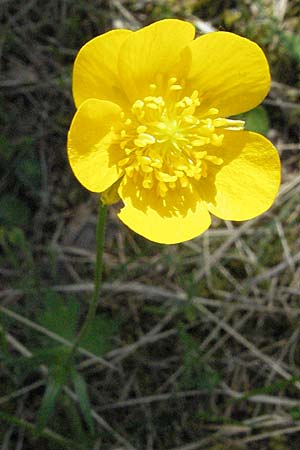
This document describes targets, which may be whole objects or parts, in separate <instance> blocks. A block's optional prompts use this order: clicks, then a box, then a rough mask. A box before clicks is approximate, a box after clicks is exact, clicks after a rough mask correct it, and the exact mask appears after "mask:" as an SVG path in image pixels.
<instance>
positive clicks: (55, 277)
mask: <svg viewBox="0 0 300 450" xmlns="http://www.w3.org/2000/svg"><path fill="white" fill-rule="evenodd" d="M279 4H280V2H275V1H274V2H271V1H268V0H256V1H253V2H249V1H247V0H243V1H241V2H235V1H221V0H218V1H210V0H189V1H186V2H179V1H172V0H165V1H162V0H160V1H159V0H157V1H154V2H143V1H140V2H137V1H124V2H119V1H112V2H96V1H91V2H84V1H80V0H78V1H75V2H74V1H71V0H64V1H61V0H52V1H50V2H41V1H39V0H32V1H28V2H22V1H20V0H16V1H11V0H7V1H5V2H2V4H1V9H2V10H3V18H2V25H1V36H0V57H1V59H0V64H1V76H0V130H1V131H0V167H1V170H2V177H1V181H0V248H1V252H0V286H1V288H0V299H1V305H0V314H1V316H0V349H1V352H0V358H1V359H0V363H1V370H0V448H1V450H6V449H10V448H11V449H13V448H16V449H19V450H21V449H24V450H29V449H30V450H38V449H40V448H41V446H43V448H44V449H45V450H63V449H65V448H69V447H70V448H74V449H75V448H78V449H83V450H84V449H86V450H91V449H103V450H110V449H111V450H113V449H115V450H116V449H117V448H118V449H121V448H122V449H136V450H144V449H145V450H146V449H147V450H148V449H149V450H150V449H154V450H191V449H198V448H199V449H206V450H235V449H248V448H249V449H253V450H254V449H255V450H257V449H258V450H267V449H270V450H286V449H291V450H294V449H297V448H299V447H300V420H299V419H300V392H299V388H300V382H299V376H300V369H299V367H300V351H299V315H300V306H299V300H300V286H299V279H300V278H299V270H300V266H299V263H300V241H299V223H300V206H299V193H300V178H299V169H300V158H299V151H300V144H299V136H300V128H299V123H300V107H299V99H300V76H299V74H300V41H299V27H300V7H299V2H298V1H296V0H291V1H289V2H288V5H287V8H286V10H280V8H279ZM145 11H146V13H145ZM164 17H179V18H185V19H188V20H191V21H192V22H194V23H195V25H196V26H198V28H197V32H198V33H201V32H202V31H203V30H202V27H203V25H201V23H200V24H199V21H198V19H201V20H203V21H204V22H206V24H208V25H209V26H210V27H213V28H215V29H223V30H228V31H233V32H236V33H238V34H240V35H243V36H246V37H249V38H251V39H253V40H255V41H256V42H257V43H258V44H259V45H261V46H262V48H263V49H264V51H265V53H266V55H267V57H268V60H269V62H270V66H271V72H272V78H273V84H272V88H271V91H270V94H269V96H268V98H267V99H266V100H265V101H264V104H263V106H262V107H260V108H259V109H256V110H254V111H251V112H250V113H248V114H246V115H245V120H246V123H247V127H248V128H249V129H252V130H257V131H259V132H261V133H264V134H266V135H267V136H268V137H269V138H270V139H272V140H273V142H274V143H275V145H277V147H278V149H279V150H280V153H281V159H282V164H283V169H282V186H281V192H280V194H279V196H278V198H277V200H276V202H275V204H274V206H273V207H272V209H271V210H270V211H268V212H267V213H266V214H264V215H263V216H261V217H259V218H257V219H254V220H252V221H249V222H245V223H241V224H238V223H228V222H221V221H218V220H214V222H213V225H212V227H211V229H210V230H209V231H207V232H206V233H205V234H204V235H203V236H200V237H199V238H196V239H194V240H193V241H192V242H188V243H184V244H181V245H176V246H173V245H172V246H163V245H158V244H154V243H151V242H149V241H146V240H145V239H143V238H141V237H139V236H137V235H135V234H134V233H133V232H131V231H130V230H128V229H126V228H125V226H123V225H122V224H121V223H120V222H119V221H118V219H117V217H116V209H115V208H114V207H111V208H110V210H109V217H108V226H107V231H106V244H105V252H104V266H105V267H104V286H103V291H102V298H101V304H100V305H99V307H98V310H97V315H96V318H95V320H94V321H93V323H92V325H91V327H90V330H89V332H88V334H87V335H86V338H85V339H84V340H83V341H82V343H81V348H80V349H79V352H78V354H77V357H76V359H75V361H74V362H73V364H72V365H71V367H70V368H69V370H68V371H64V370H63V367H64V361H65V357H66V354H67V351H68V348H69V347H70V345H72V342H73V340H74V336H75V334H76V331H78V328H79V326H80V324H81V323H82V321H83V319H84V316H85V313H86V311H87V306H88V302H89V299H90V297H91V295H92V283H93V276H94V275H93V274H94V263H95V229H96V214H97V197H95V196H93V195H90V194H89V193H88V192H86V191H85V190H84V189H83V188H82V187H81V186H80V185H79V184H78V183H77V182H76V180H75V179H74V177H73V175H72V173H71V170H70V168H69V166H68V163H67V158H66V151H65V144H66V135H67V130H68V127H69V124H70V121H71V118H72V115H73V113H74V105H73V101H72V95H71V73H72V63H73V61H74V57H75V55H76V52H77V51H78V49H79V48H80V47H81V46H82V44H83V43H85V42H86V41H87V40H89V39H90V38H92V37H94V36H96V35H98V34H100V33H102V32H105V31H107V30H109V29H111V28H113V27H125V28H126V27H127V28H132V29H136V28H137V27H138V26H143V25H145V24H148V23H150V22H152V21H154V20H158V19H161V18H164ZM61 380H63V382H64V383H65V387H64V388H63V389H62V390H61V395H60V396H58V398H57V399H56V393H57V392H58V391H60V383H61ZM53 399H56V400H57V401H56V402H54V401H53ZM51 402H52V403H51ZM46 423H47V426H46V428H43V425H45V424H46ZM42 428H43V429H42ZM68 446H69V447H68Z"/></svg>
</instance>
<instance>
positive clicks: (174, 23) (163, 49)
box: [119, 19, 195, 101]
mask: <svg viewBox="0 0 300 450" xmlns="http://www.w3.org/2000/svg"><path fill="white" fill-rule="evenodd" d="M194 34H195V29H194V27H193V25H192V24H191V23H189V22H184V21H181V20H176V19H165V20H160V21H158V22H155V23H153V24H151V25H149V26H147V27H144V28H141V29H140V30H138V31H136V32H135V33H133V34H131V35H130V36H129V37H128V38H127V39H126V41H125V42H124V44H123V45H122V47H121V49H120V56H119V73H120V77H121V78H122V84H123V88H124V91H126V93H127V95H128V97H129V99H130V100H131V101H134V100H135V99H137V98H143V97H144V96H146V95H147V94H148V95H149V85H150V84H151V83H157V76H161V75H162V76H164V75H165V74H167V75H169V76H175V77H176V76H177V75H178V71H183V70H184V69H185V67H184V65H181V66H180V65H178V63H179V61H180V53H181V50H182V49H183V48H184V47H185V46H186V45H187V44H188V43H189V42H190V41H192V40H193V38H194Z"/></svg>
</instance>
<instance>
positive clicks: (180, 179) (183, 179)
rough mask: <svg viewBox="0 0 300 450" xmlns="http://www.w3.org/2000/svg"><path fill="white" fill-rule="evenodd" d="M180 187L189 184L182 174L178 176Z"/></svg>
mask: <svg viewBox="0 0 300 450" xmlns="http://www.w3.org/2000/svg"><path fill="white" fill-rule="evenodd" d="M179 181H180V184H181V187H183V188H185V187H187V186H188V185H189V180H188V178H187V177H186V176H185V175H184V176H183V177H181V178H179Z"/></svg>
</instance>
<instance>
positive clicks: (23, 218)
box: [0, 193, 30, 226]
mask: <svg viewBox="0 0 300 450" xmlns="http://www.w3.org/2000/svg"><path fill="white" fill-rule="evenodd" d="M29 217H30V210H29V208H28V207H27V205H26V204H25V203H24V202H23V201H22V200H20V199H19V198H18V197H17V196H16V195H14V194H11V193H7V194H4V195H2V196H1V198H0V223H1V222H2V223H3V224H5V225H8V226H24V225H27V224H28V222H29Z"/></svg>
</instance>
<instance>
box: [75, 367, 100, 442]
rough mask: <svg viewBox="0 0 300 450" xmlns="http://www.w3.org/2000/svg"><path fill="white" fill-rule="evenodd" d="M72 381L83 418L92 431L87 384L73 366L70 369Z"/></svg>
mask: <svg viewBox="0 0 300 450" xmlns="http://www.w3.org/2000/svg"><path fill="white" fill-rule="evenodd" d="M72 381H73V384H74V389H75V392H76V394H77V397H78V402H79V406H80V410H81V412H82V415H83V417H84V420H85V421H86V423H87V425H88V427H89V430H90V432H91V433H94V431H95V428H94V421H93V416H92V407H91V403H90V399H89V396H88V390H87V385H86V382H85V380H84V378H83V377H82V376H81V375H80V374H79V373H78V372H77V370H76V369H75V368H74V370H73V371H72Z"/></svg>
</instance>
